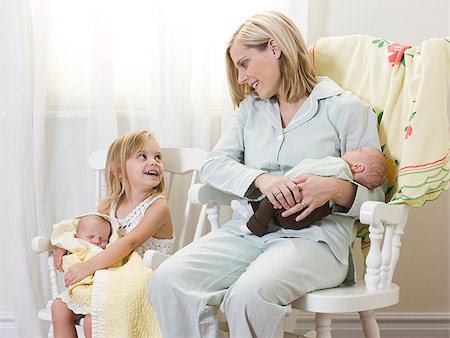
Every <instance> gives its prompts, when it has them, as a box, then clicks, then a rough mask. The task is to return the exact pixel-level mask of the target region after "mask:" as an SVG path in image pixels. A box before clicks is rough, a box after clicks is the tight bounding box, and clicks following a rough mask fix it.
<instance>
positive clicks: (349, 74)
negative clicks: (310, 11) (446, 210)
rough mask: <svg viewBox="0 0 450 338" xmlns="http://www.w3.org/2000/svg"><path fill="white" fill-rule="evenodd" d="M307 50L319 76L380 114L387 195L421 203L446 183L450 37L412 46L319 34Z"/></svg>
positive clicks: (399, 200) (398, 200) (393, 200)
mask: <svg viewBox="0 0 450 338" xmlns="http://www.w3.org/2000/svg"><path fill="white" fill-rule="evenodd" d="M310 51H311V56H312V59H313V63H314V66H315V68H316V71H317V75H326V76H328V77H330V78H331V79H333V80H334V81H335V82H337V83H338V84H340V85H341V86H342V87H343V88H344V89H347V90H350V91H351V92H353V93H355V94H356V95H357V96H359V97H360V98H362V99H363V100H365V101H366V102H368V103H369V104H370V105H371V106H372V107H373V109H374V111H375V113H376V114H377V117H378V124H379V129H378V131H379V135H380V142H381V146H382V150H383V153H384V155H385V157H386V159H387V160H388V181H389V190H388V193H387V196H386V197H387V201H389V203H391V204H400V203H405V204H407V205H409V206H414V207H418V206H421V205H423V204H424V203H425V202H427V201H430V200H434V199H436V198H437V197H438V196H439V195H440V194H441V193H442V192H443V191H444V190H448V187H449V169H450V163H449V144H450V142H449V140H450V138H449V135H450V130H449V122H448V116H447V105H448V102H447V91H448V88H449V79H450V39H449V38H434V39H430V40H427V41H424V42H423V43H422V44H421V46H420V47H410V46H403V45H400V44H398V43H392V42H390V41H387V40H384V39H379V38H373V37H370V36H367V35H349V36H342V37H329V38H322V39H319V40H318V41H317V42H316V43H315V44H314V45H313V46H311V50H310Z"/></svg>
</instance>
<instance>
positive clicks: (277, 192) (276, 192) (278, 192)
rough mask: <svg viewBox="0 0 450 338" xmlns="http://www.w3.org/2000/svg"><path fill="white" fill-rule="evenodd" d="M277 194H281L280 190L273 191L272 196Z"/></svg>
mask: <svg viewBox="0 0 450 338" xmlns="http://www.w3.org/2000/svg"><path fill="white" fill-rule="evenodd" d="M279 194H281V190H277V191H275V192H274V193H273V197H277V196H278V195H279Z"/></svg>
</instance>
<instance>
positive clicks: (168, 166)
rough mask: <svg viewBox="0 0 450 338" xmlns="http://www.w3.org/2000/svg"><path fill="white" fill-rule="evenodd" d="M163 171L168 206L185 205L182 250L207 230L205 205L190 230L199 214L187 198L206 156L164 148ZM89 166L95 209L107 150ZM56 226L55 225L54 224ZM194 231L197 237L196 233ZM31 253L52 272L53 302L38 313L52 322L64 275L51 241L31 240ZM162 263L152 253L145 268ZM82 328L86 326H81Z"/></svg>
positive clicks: (179, 241)
mask: <svg viewBox="0 0 450 338" xmlns="http://www.w3.org/2000/svg"><path fill="white" fill-rule="evenodd" d="M161 151H162V153H163V161H164V168H165V173H166V189H167V192H166V193H167V196H168V200H169V206H170V207H171V208H172V204H173V202H175V201H177V202H179V201H180V200H181V201H186V203H185V206H184V215H183V219H182V220H181V222H179V223H178V224H180V226H177V222H176V217H174V227H175V229H174V230H175V235H176V239H177V247H178V248H179V247H182V246H184V245H186V244H188V243H189V242H191V241H192V240H193V239H196V238H198V237H200V236H201V235H202V234H203V232H204V231H205V230H206V229H205V225H206V222H205V220H206V205H203V206H201V210H200V216H199V217H198V222H197V224H196V226H195V228H194V227H189V224H195V223H194V222H193V221H192V219H194V218H195V216H196V215H197V214H198V210H193V208H191V207H192V202H190V201H189V199H188V198H187V192H188V189H189V187H190V186H192V185H193V184H195V183H196V182H198V171H199V169H200V167H201V165H202V164H203V161H204V158H205V156H206V152H205V151H203V150H201V149H195V148H162V149H161ZM88 162H89V166H90V167H91V168H92V169H93V170H95V172H96V180H95V181H96V186H95V201H96V205H98V202H99V201H100V199H101V196H102V195H103V194H102V191H103V189H104V184H103V171H104V169H105V162H106V150H99V151H96V152H94V153H92V154H91V155H90V156H89V160H88ZM189 175H190V180H189V182H187V180H186V179H184V180H183V179H180V177H179V176H187V178H189ZM55 223H56V222H55ZM194 231H195V233H194ZM31 246H32V249H33V251H35V252H36V253H44V252H45V253H47V256H48V258H47V262H48V269H49V278H50V285H51V300H49V301H48V303H47V306H46V307H45V308H42V309H41V310H39V312H38V317H39V319H41V320H43V321H46V322H49V323H51V322H52V316H51V310H50V307H51V303H52V301H53V299H55V298H56V296H58V295H59V294H60V293H61V291H62V285H63V284H62V280H63V275H62V273H59V272H56V271H55V269H54V267H53V250H54V247H53V246H52V244H51V242H50V239H49V237H44V236H36V237H35V238H33V240H32V244H31ZM160 262H161V256H160V255H158V254H155V252H154V251H152V250H149V251H147V252H146V253H145V255H144V264H145V266H147V267H150V268H153V269H154V268H156V267H157V266H158V265H159V264H160ZM80 325H81V326H82V325H83V323H82V322H81V323H80ZM77 332H78V335H79V336H82V329H81V330H80V328H79V327H77ZM48 337H53V329H52V325H50V328H49V331H48Z"/></svg>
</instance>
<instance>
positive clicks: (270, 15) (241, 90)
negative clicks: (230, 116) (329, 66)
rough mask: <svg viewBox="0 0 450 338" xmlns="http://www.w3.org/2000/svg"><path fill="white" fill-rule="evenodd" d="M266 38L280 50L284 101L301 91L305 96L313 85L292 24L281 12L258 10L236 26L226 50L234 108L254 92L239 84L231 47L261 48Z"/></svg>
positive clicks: (306, 56) (310, 67)
mask: <svg viewBox="0 0 450 338" xmlns="http://www.w3.org/2000/svg"><path fill="white" fill-rule="evenodd" d="M270 39H273V40H275V41H276V42H277V44H278V47H279V48H280V50H281V56H280V72H281V74H282V87H281V95H284V96H285V97H286V99H287V101H288V102H290V101H293V100H296V99H298V98H299V96H300V95H303V94H304V93H306V94H307V95H309V94H310V93H311V91H312V90H313V88H314V86H315V85H316V84H317V79H316V75H315V73H314V68H313V64H312V62H311V59H310V56H309V54H308V49H307V47H306V44H305V41H304V40H303V38H302V36H301V34H300V32H299V30H298V29H297V27H296V26H295V24H294V23H293V22H292V21H291V20H290V19H289V18H288V17H286V16H285V15H284V14H282V13H279V12H274V11H267V12H262V13H260V14H256V15H254V16H252V17H251V18H250V19H248V20H247V21H245V22H244V23H243V24H242V25H241V26H240V27H239V28H238V30H237V31H236V32H235V33H234V34H233V36H232V37H231V40H230V42H229V43H228V46H227V49H226V68H227V76H228V86H229V89H230V94H231V99H232V101H233V104H234V106H235V107H237V106H239V103H240V102H241V101H242V100H243V99H244V98H245V97H246V96H247V95H249V94H254V93H255V90H254V89H253V88H251V87H250V86H249V85H247V84H239V82H238V70H237V69H236V67H235V65H234V63H233V60H232V59H231V56H230V48H231V46H232V45H233V44H234V43H240V44H242V45H244V46H245V47H248V48H258V49H260V50H264V49H265V48H267V46H268V42H269V40H270Z"/></svg>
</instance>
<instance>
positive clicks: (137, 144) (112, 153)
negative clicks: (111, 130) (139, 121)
mask: <svg viewBox="0 0 450 338" xmlns="http://www.w3.org/2000/svg"><path fill="white" fill-rule="evenodd" d="M148 140H153V141H155V142H157V141H156V138H155V137H154V136H153V134H151V133H149V132H148V131H145V130H138V131H131V132H129V133H127V134H125V135H122V136H120V137H119V138H117V139H116V140H115V141H114V142H113V143H112V144H111V145H110V146H109V149H108V154H107V157H106V168H105V181H106V197H105V198H104V199H103V200H102V201H101V203H100V206H99V210H108V209H110V208H111V204H112V202H113V201H116V203H117V205H118V204H119V203H120V201H121V200H122V199H123V197H124V196H125V186H124V184H123V183H122V182H128V176H127V171H126V170H125V168H126V161H127V160H128V159H129V158H130V157H131V156H133V154H135V153H136V152H138V151H140V150H142V149H143V148H144V145H145V143H146V142H147V141H148ZM164 191H165V183H164V176H163V177H162V179H161V183H160V184H159V185H158V186H156V187H155V188H154V190H153V191H152V192H151V193H153V194H164ZM149 195H150V194H149Z"/></svg>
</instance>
